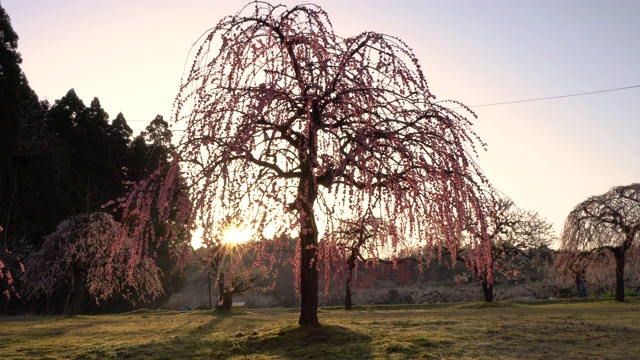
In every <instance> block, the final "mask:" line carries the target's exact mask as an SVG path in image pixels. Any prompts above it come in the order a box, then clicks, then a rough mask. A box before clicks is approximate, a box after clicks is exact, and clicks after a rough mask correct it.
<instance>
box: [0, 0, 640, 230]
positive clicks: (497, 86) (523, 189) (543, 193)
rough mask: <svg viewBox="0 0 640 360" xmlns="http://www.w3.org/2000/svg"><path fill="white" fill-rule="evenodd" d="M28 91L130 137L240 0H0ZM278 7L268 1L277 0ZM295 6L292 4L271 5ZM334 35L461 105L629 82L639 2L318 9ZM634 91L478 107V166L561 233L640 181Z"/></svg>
mask: <svg viewBox="0 0 640 360" xmlns="http://www.w3.org/2000/svg"><path fill="white" fill-rule="evenodd" d="M0 2H1V4H2V6H3V7H4V8H5V10H6V11H7V12H8V14H9V16H10V17H11V22H12V25H13V28H14V29H15V31H16V32H17V33H18V35H19V36H20V42H19V51H20V52H21V54H22V57H23V60H24V61H23V64H22V69H23V70H24V72H25V73H26V75H27V78H28V80H29V82H30V84H31V87H32V88H33V89H34V90H35V91H36V93H37V94H38V95H39V96H40V97H41V98H44V99H47V100H49V101H50V102H53V101H54V100H56V99H59V98H60V97H62V96H63V95H64V94H65V93H66V92H67V91H68V90H69V89H71V88H74V89H75V90H76V92H77V94H78V96H80V98H81V99H83V100H84V102H85V104H89V103H90V102H91V99H92V98H93V97H94V96H96V97H98V98H99V99H100V102H101V104H102V106H103V108H104V109H105V110H106V111H107V112H108V113H109V115H110V116H111V118H115V116H116V115H117V114H118V112H122V113H123V114H124V116H125V118H126V119H127V120H128V121H129V122H130V125H131V126H132V127H133V128H134V131H135V133H136V134H137V133H138V132H139V131H140V130H142V129H143V128H144V126H146V125H147V124H148V122H149V121H150V120H151V119H153V117H154V116H155V115H156V114H161V115H163V116H164V117H165V119H168V118H170V117H171V109H172V102H173V99H174V97H175V95H176V93H177V91H178V86H179V84H180V78H181V76H182V74H183V69H184V66H185V62H186V61H187V55H188V52H189V49H190V48H191V45H192V44H193V42H194V41H195V40H196V39H197V38H198V37H199V36H200V35H201V34H202V33H203V32H204V31H206V30H207V29H208V28H211V27H213V26H215V24H216V23H217V22H218V20H220V19H221V18H222V17H223V16H225V15H231V14H234V13H236V12H237V11H238V10H240V9H241V7H242V6H243V5H244V4H246V1H224V2H223V1H213V0H135V1H133V0H101V1H97V0H28V1H25V0H2V1H0ZM274 3H275V2H274ZM279 3H283V4H287V5H294V4H297V3H299V2H298V1H280V2H279ZM316 3H317V4H318V5H320V6H321V7H323V8H324V9H325V10H326V11H327V12H328V13H329V15H330V18H331V20H332V23H333V26H334V30H335V31H336V33H337V34H338V35H340V36H343V37H347V36H350V35H355V34H357V33H360V32H362V31H366V30H372V31H377V32H382V33H386V34H390V35H395V36H398V37H400V38H401V39H403V40H404V41H405V42H407V43H408V44H409V46H411V47H412V48H413V49H414V51H415V53H416V54H417V56H418V58H419V59H420V61H421V65H422V67H423V69H424V71H425V74H426V77H427V80H428V81H429V85H430V88H431V91H432V92H433V93H434V94H435V95H436V96H437V98H438V99H440V100H443V99H454V100H458V101H461V102H463V103H465V104H467V105H469V106H475V105H483V104H491V103H499V102H508V101H516V100H526V99H533V98H542V97H551V96H559V95H567V94H574V93H583V92H590V91H598V90H606V89H613V88H619V87H626V86H634V85H640V65H639V64H640V41H639V39H638V36H639V35H640V21H638V15H639V14H640V1H635V0H629V1H622V0H617V1H604V0H602V1H591V0H573V1H568V0H567V1H562V0H554V1H545V0H531V1H516V0H510V1H507V0H503V1H497V0H486V1H455V0H454V1H445V0H440V1H418V0H413V1H399V0H396V1H383V0H368V1H364V0H362V1H346V0H335V1H334V0H318V1H316ZM639 107H640V88H634V89H629V90H624V91H614V92H607V93H600V94H593V95H585V96H578V97H570V98H562V99H554V100H547V101H537V102H527V103H520V104H510V105H500V106H487V107H477V108H474V110H475V111H476V112H477V115H478V119H477V120H476V121H475V122H474V123H475V126H474V128H475V130H476V132H477V133H478V134H479V135H480V137H481V138H482V140H483V141H485V142H486V143H488V150H487V151H486V152H482V153H481V154H480V158H479V159H478V161H479V163H480V166H481V168H482V169H483V170H484V172H485V173H486V174H487V176H488V178H489V180H490V181H491V182H492V184H493V185H494V186H495V187H496V188H498V189H499V190H501V191H502V192H504V193H505V194H506V195H507V196H509V197H511V198H512V199H513V200H514V201H515V202H516V204H517V205H518V206H520V207H522V208H525V209H529V210H535V211H537V212H539V213H540V214H541V215H542V216H543V217H546V218H547V219H548V220H549V221H550V222H552V223H553V224H554V227H555V229H556V231H558V232H559V230H560V229H561V227H562V224H563V222H564V219H565V217H566V215H567V214H568V212H569V211H571V209H572V208H573V207H574V206H575V205H576V204H577V203H579V202H580V201H582V200H584V199H586V198H587V197H588V196H590V195H597V194H601V193H604V192H606V191H607V190H608V189H609V188H611V187H612V186H615V185H623V184H630V183H633V182H640V115H639V113H640V109H639Z"/></svg>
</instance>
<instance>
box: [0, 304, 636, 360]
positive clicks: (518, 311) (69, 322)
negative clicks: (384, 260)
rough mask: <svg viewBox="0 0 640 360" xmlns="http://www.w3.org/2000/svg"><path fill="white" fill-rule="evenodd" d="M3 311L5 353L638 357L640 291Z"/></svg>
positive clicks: (1, 350) (0, 351) (0, 352)
mask: <svg viewBox="0 0 640 360" xmlns="http://www.w3.org/2000/svg"><path fill="white" fill-rule="evenodd" d="M319 317H320V321H321V322H322V324H323V326H321V327H320V328H318V329H307V328H300V327H298V326H297V319H298V310H296V309H266V310H249V309H247V310H238V311H235V310H234V311H233V312H231V313H229V314H218V313H216V312H213V311H192V312H173V311H137V312H133V313H126V314H118V315H104V316H76V317H70V318H62V317H38V316H28V317H4V318H0V358H1V359H66V358H73V359H104V358H125V359H247V358H250V359H324V358H328V359H334V360H338V359H414V358H417V359H634V358H635V359H640V300H639V299H635V298H631V299H629V301H627V302H626V303H622V304H618V303H614V302H612V301H611V300H580V301H579V300H573V301H559V300H558V301H536V302H522V303H517V302H500V303H496V304H485V303H457V304H437V305H423V306H409V305H407V306H377V307H363V308H357V309H355V310H353V311H350V312H347V311H345V310H342V309H337V308H323V309H321V310H320V314H319Z"/></svg>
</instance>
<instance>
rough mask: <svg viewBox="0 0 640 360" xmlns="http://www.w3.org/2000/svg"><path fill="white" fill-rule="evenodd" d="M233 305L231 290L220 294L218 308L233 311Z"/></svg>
mask: <svg viewBox="0 0 640 360" xmlns="http://www.w3.org/2000/svg"><path fill="white" fill-rule="evenodd" d="M232 306H233V294H232V293H230V292H223V293H222V294H220V300H219V301H218V305H216V310H220V311H231V307H232Z"/></svg>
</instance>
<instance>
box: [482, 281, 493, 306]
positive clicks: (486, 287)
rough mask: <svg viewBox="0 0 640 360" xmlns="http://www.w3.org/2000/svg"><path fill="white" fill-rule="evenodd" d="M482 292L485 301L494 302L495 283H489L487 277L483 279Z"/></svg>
mask: <svg viewBox="0 0 640 360" xmlns="http://www.w3.org/2000/svg"><path fill="white" fill-rule="evenodd" d="M482 294H483V295H484V301H485V302H493V284H489V282H488V281H487V279H484V280H482Z"/></svg>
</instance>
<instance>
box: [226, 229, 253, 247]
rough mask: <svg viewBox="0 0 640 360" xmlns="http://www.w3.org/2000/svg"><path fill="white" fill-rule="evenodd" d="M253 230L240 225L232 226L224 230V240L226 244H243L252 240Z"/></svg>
mask: <svg viewBox="0 0 640 360" xmlns="http://www.w3.org/2000/svg"><path fill="white" fill-rule="evenodd" d="M251 237H252V236H251V231H250V230H249V229H247V228H242V227H239V226H231V227H229V228H227V229H226V230H225V231H224V237H223V239H222V241H223V242H224V243H225V244H232V245H233V244H242V243H246V242H247V241H249V240H251Z"/></svg>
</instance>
